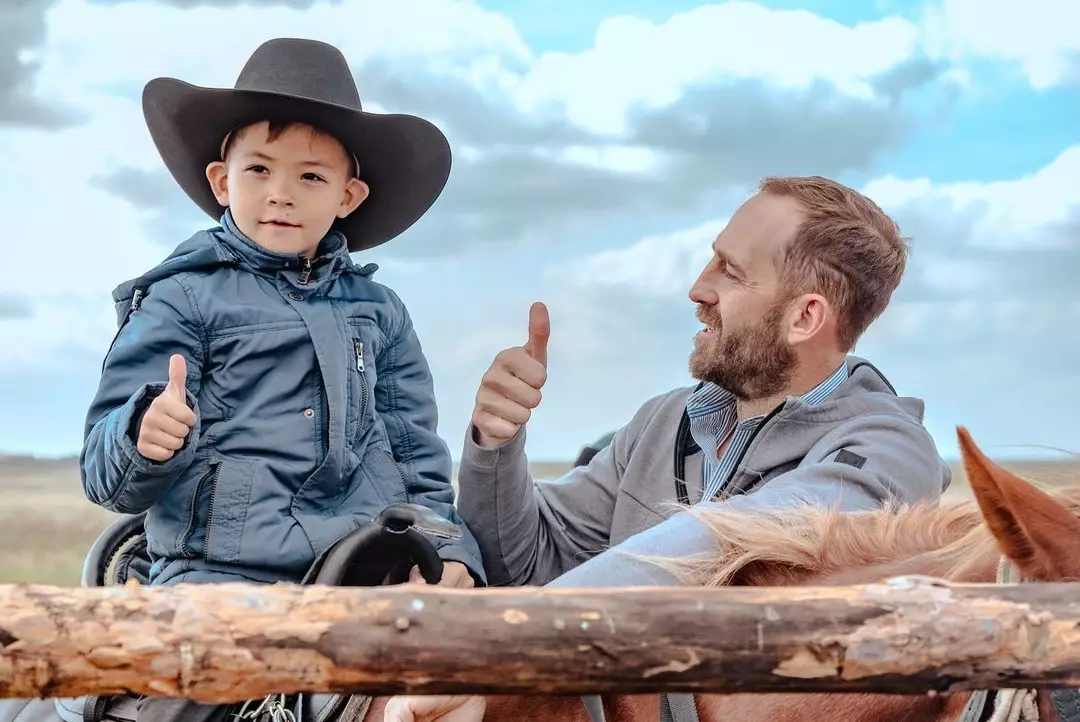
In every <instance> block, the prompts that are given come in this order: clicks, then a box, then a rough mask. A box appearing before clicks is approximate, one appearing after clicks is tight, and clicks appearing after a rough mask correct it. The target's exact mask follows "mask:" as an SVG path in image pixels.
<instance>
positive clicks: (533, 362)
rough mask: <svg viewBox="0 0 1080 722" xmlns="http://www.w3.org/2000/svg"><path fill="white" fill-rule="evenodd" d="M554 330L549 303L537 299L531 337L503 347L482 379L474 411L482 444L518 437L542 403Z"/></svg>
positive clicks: (504, 441)
mask: <svg viewBox="0 0 1080 722" xmlns="http://www.w3.org/2000/svg"><path fill="white" fill-rule="evenodd" d="M550 334H551V321H550V320H549V319H548V310H547V306H545V305H544V304H542V303H534V304H533V305H532V308H531V309H529V340H528V341H527V342H526V343H525V345H524V346H515V347H513V348H508V349H506V350H504V351H501V352H500V353H499V355H498V356H496V357H495V361H494V362H492V364H491V368H489V369H488V370H487V373H485V374H484V377H483V378H482V379H481V380H480V390H479V391H478V392H477V393H476V407H475V408H474V409H473V415H472V422H473V425H474V426H476V429H477V432H478V438H477V439H476V441H477V443H478V444H479V445H480V446H484V447H488V448H491V447H495V446H501V445H503V444H505V443H506V442H507V441H509V440H510V439H512V438H514V435H515V434H517V432H518V429H520V428H521V427H522V426H524V425H525V422H527V421H528V420H529V417H530V416H531V415H532V410H533V409H535V408H536V407H537V406H539V405H540V389H541V388H543V386H544V382H545V381H547V343H548V336H549V335H550Z"/></svg>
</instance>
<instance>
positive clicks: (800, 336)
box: [787, 293, 832, 346]
mask: <svg viewBox="0 0 1080 722" xmlns="http://www.w3.org/2000/svg"><path fill="white" fill-rule="evenodd" d="M831 310H832V309H831V307H830V306H829V301H828V300H827V299H826V298H825V297H824V296H822V295H821V294H818V293H804V294H802V295H801V296H796V297H795V298H794V299H793V300H792V301H791V305H790V306H789V307H788V314H789V315H788V317H787V318H788V319H789V320H788V326H787V342H788V344H790V345H792V346H794V345H796V344H799V343H805V342H806V341H809V340H810V339H812V338H814V337H815V336H817V335H818V334H819V333H821V330H822V329H823V328H825V326H826V325H827V324H828V323H829V322H830V319H831V316H832V314H831Z"/></svg>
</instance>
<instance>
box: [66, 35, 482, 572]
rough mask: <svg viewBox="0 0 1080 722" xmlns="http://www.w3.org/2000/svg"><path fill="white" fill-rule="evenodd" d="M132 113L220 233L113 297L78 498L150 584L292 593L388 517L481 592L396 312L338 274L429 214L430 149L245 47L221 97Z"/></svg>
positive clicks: (332, 53)
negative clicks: (118, 532)
mask: <svg viewBox="0 0 1080 722" xmlns="http://www.w3.org/2000/svg"><path fill="white" fill-rule="evenodd" d="M143 108H144V113H145V117H146V121H147V125H148V127H149V131H150V134H151V136H152V137H153V139H154V142H155V144H156V145H157V148H158V150H159V151H160V153H161V156H162V158H163V160H164V162H165V164H166V166H167V167H168V168H169V170H170V172H171V173H172V175H173V177H174V178H175V179H176V181H177V182H178V183H179V185H180V187H181V188H183V190H184V191H185V192H186V193H187V194H188V195H189V196H190V197H191V198H192V199H193V200H194V201H195V203H196V204H197V205H198V206H199V207H200V208H201V209H202V210H203V211H205V212H206V213H208V214H210V216H211V217H212V218H215V219H217V218H220V223H221V225H220V227H215V228H212V229H210V230H207V231H203V232H200V233H197V234H195V235H194V236H193V237H192V238H190V239H188V240H187V241H185V242H184V243H182V244H181V245H180V246H179V247H178V248H177V249H176V250H175V251H174V252H173V253H172V254H171V255H170V256H169V257H168V258H167V259H166V260H165V261H164V262H162V263H161V264H160V265H159V266H157V267H156V268H154V269H153V270H151V271H150V272H148V273H146V274H144V275H143V276H141V277H139V278H137V279H134V280H132V281H129V282H127V283H125V284H122V285H121V286H119V287H118V288H117V289H116V291H114V293H113V298H114V300H115V301H116V304H117V313H118V316H119V319H120V330H119V332H118V333H117V336H116V338H115V340H114V342H113V345H112V348H111V349H110V351H109V353H108V355H107V357H106V359H105V363H104V367H103V369H102V375H101V382H100V386H99V388H98V391H97V395H96V397H95V398H94V400H93V402H92V403H91V405H90V409H89V412H88V414H87V425H86V435H85V444H84V448H83V452H82V457H81V466H82V482H83V488H84V490H85V492H86V495H87V497H88V498H89V499H90V500H91V501H93V502H94V503H97V504H100V505H101V506H103V507H105V508H106V509H111V510H114V511H118V512H122V513H137V512H141V511H144V510H145V511H147V515H146V521H145V528H146V532H147V539H148V550H149V553H150V555H151V558H152V561H153V566H152V569H151V583H152V584H173V583H178V582H219V581H220V582H224V581H250V582H261V583H270V582H275V581H279V580H284V581H299V580H300V578H301V577H302V576H303V574H304V573H305V572H306V571H307V569H308V567H309V566H310V565H311V563H312V561H313V560H314V558H315V556H316V555H317V554H318V553H319V552H321V551H322V550H323V549H325V548H326V547H327V546H329V545H330V544H331V543H333V542H334V541H335V540H337V539H339V538H340V537H342V536H343V535H345V534H347V533H348V532H349V531H351V530H353V529H355V528H356V527H357V526H359V525H361V524H363V523H366V522H368V521H370V520H371V519H372V517H373V516H375V515H376V514H378V512H379V511H380V510H382V509H383V508H384V507H385V506H387V505H389V504H393V503H397V502H405V501H408V502H413V503H416V504H420V505H424V506H426V507H429V508H431V509H433V510H435V511H436V512H437V513H438V514H439V515H441V516H444V517H446V518H448V519H450V520H452V521H453V522H455V523H456V524H457V525H458V528H459V530H460V535H458V536H457V537H456V538H445V537H438V536H433V537H432V541H433V542H434V543H435V545H436V548H437V549H438V551H439V555H440V557H441V558H442V559H443V560H444V562H445V571H444V574H443V581H442V583H443V584H447V585H453V586H472V585H473V584H474V583H475V582H480V583H483V582H484V572H483V566H482V564H481V562H480V558H479V550H478V548H477V546H476V542H475V540H474V539H473V537H472V535H471V534H470V533H469V531H468V529H467V528H465V525H464V524H463V523H462V522H461V520H460V518H459V517H458V515H457V512H456V510H455V509H454V506H453V502H454V492H453V489H452V487H451V485H450V473H451V466H450V456H449V451H448V449H447V447H446V444H445V443H444V442H443V441H442V440H441V439H440V438H439V436H438V435H437V433H436V425H437V416H438V415H437V410H436V405H435V398H434V391H433V385H432V379H431V375H430V372H429V368H428V364H427V361H426V360H425V358H424V355H423V352H422V351H421V347H420V343H419V341H418V340H417V337H416V334H415V333H414V331H413V327H412V322H411V320H410V317H409V314H408V312H407V311H406V309H405V306H404V305H403V304H402V302H401V301H400V299H399V298H398V296H397V295H396V294H395V293H394V292H393V291H391V290H390V289H388V288H386V287H385V286H382V285H381V284H378V283H376V282H374V281H373V280H372V278H371V276H372V274H373V273H374V271H375V267H374V265H368V266H364V267H358V266H356V265H354V264H353V262H352V260H351V258H350V256H349V253H350V252H353V251H360V250H364V249H369V248H373V247H375V246H377V245H379V244H381V243H385V242H386V241H388V240H390V239H391V238H393V237H394V236H396V235H398V234H399V233H401V232H402V231H404V230H405V229H406V228H408V227H409V226H410V225H412V224H413V223H414V222H415V221H416V220H417V219H418V218H419V217H420V216H421V215H423V214H424V212H426V211H427V209H428V208H429V207H430V206H431V204H432V203H433V202H434V201H435V199H436V198H437V197H438V195H439V194H440V193H441V191H442V189H443V186H444V184H445V182H446V179H447V177H448V175H449V169H450V151H449V148H448V145H447V143H446V140H445V138H444V137H443V135H442V133H441V132H440V131H439V130H438V129H437V128H435V127H434V126H433V125H431V124H430V123H428V122H426V121H424V120H421V119H419V118H415V117H412V116H405V115H376V114H372V113H367V112H364V111H363V110H361V107H360V100H359V96H358V93H357V89H356V86H355V84H354V81H353V79H352V74H351V73H350V71H349V67H348V65H347V63H346V61H345V58H344V57H343V56H342V55H341V53H340V52H339V51H338V50H337V49H335V48H333V47H331V46H329V45H326V44H324V43H319V42H314V41H307V40H296V39H279V40H273V41H270V42H267V43H265V44H264V45H262V46H260V47H259V48H258V49H257V50H256V51H255V53H254V54H253V55H252V56H251V58H250V59H249V60H248V63H247V65H246V66H245V67H244V69H243V71H242V72H241V73H240V76H239V78H238V80H237V82H236V86H235V88H234V89H211V88H199V87H195V86H192V85H189V84H187V83H184V82H182V81H179V80H174V79H170V78H158V79H156V80H153V81H151V82H150V83H149V84H148V85H147V87H146V89H145V92H144V95H143ZM223 208H224V209H226V210H224V214H223V215H222V210H223ZM414 571H415V570H414ZM414 578H418V577H416V576H415V575H414Z"/></svg>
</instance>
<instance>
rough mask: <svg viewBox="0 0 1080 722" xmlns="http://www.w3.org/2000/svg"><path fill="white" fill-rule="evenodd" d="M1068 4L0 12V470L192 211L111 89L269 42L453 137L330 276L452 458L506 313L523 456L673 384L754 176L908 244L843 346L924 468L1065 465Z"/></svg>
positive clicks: (563, 443)
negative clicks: (874, 382)
mask: <svg viewBox="0 0 1080 722" xmlns="http://www.w3.org/2000/svg"><path fill="white" fill-rule="evenodd" d="M1078 8H1080V5H1077V4H1076V3H1072V2H1070V1H1069V0H1037V1H1035V2H1031V3H1029V4H1027V5H1026V6H1024V8H1023V9H1022V10H1021V9H1020V6H1019V5H1018V4H1016V3H1010V2H1005V0H980V1H979V2H978V3H976V2H975V0H936V1H934V2H895V1H892V0H880V1H878V2H862V3H853V2H840V0H820V1H818V2H799V1H798V0H771V1H769V2H758V3H746V2H740V3H733V2H732V3H716V4H704V3H695V2H685V1H682V0H680V2H678V3H661V2H648V1H646V0H626V1H623V2H618V3H616V2H613V1H612V0H590V1H589V2H581V1H580V0H523V1H521V2H495V1H493V0H484V1H483V2H480V3H475V2H466V1H464V0H401V1H400V2H398V3H370V2H364V1H361V0H340V2H338V1H335V2H319V1H315V0H280V2H273V1H270V0H268V1H266V2H261V3H260V2H252V3H249V4H247V5H244V4H240V3H238V2H235V1H234V0H204V1H202V2H199V1H190V0H184V1H183V2H181V1H180V0H126V1H125V2H113V1H112V0H49V1H43V2H38V3H27V4H25V5H24V6H23V7H21V8H20V9H18V10H15V11H10V12H8V13H6V14H5V15H4V17H3V18H2V19H0V79H5V80H0V157H3V158H5V173H4V174H3V175H2V176H0V191H2V192H0V211H3V212H4V213H3V216H4V217H5V219H9V227H8V229H7V231H8V234H9V235H8V238H9V242H8V246H7V253H8V259H7V260H8V268H9V269H13V270H9V271H8V273H6V274H5V283H4V286H3V287H2V290H0V331H3V332H4V338H5V340H6V343H4V344H0V398H3V399H4V408H5V410H6V411H7V413H6V414H3V415H2V416H0V452H14V453H24V452H25V453H38V454H45V455H57V454H69V453H76V452H77V451H78V448H79V444H80V441H81V431H82V420H83V413H84V410H85V407H86V405H87V403H88V402H89V400H90V398H91V396H92V395H93V392H94V388H95V384H96V381H97V377H96V374H97V372H98V370H99V368H100V363H101V358H102V354H103V353H104V351H105V349H106V348H107V346H108V343H109V341H110V339H111V337H112V334H113V331H114V328H115V326H114V315H113V311H112V308H111V304H110V301H109V293H110V291H111V289H112V288H113V287H114V286H116V285H117V284H118V283H120V282H121V281H123V280H125V279H127V278H130V277H132V276H134V275H137V274H138V273H140V272H142V271H143V270H145V269H146V268H148V267H150V266H151V265H153V264H154V263H156V262H157V261H158V260H159V259H160V258H162V257H163V256H164V255H166V254H167V253H168V251H169V249H170V248H171V247H173V246H175V245H176V244H178V243H179V242H181V241H182V240H183V239H184V238H185V237H186V235H187V234H189V233H190V232H192V231H193V230H195V229H197V228H200V227H203V226H206V225H207V224H208V223H209V222H210V220H209V219H208V218H206V217H202V216H200V215H199V213H198V212H196V211H194V210H193V209H192V207H191V204H190V202H188V201H187V200H186V198H185V197H184V196H183V195H182V194H181V193H180V192H179V191H178V190H177V189H176V188H175V186H174V185H173V184H172V182H171V180H170V178H169V177H168V175H167V174H166V173H165V171H164V170H163V168H162V166H161V163H160V160H159V159H158V157H157V155H156V153H155V151H154V148H153V146H152V144H151V143H150V140H149V137H148V135H147V134H146V131H145V127H144V125H143V122H142V116H141V112H140V108H139V94H140V92H141V88H142V85H143V84H144V83H145V82H146V81H147V80H149V79H150V78H152V77H155V76H157V75H171V76H175V77H181V78H183V79H185V80H189V81H190V82H195V83H201V84H207V85H218V86H228V85H230V84H231V83H232V81H233V79H234V78H235V75H236V73H237V71H238V70H239V68H240V66H241V65H242V64H243V62H244V60H245V59H246V57H247V55H248V54H249V53H250V52H251V50H252V49H254V47H255V46H256V45H257V44H258V43H260V42H262V41H263V40H265V39H267V38H270V37H274V36H280V35H300V36H304V37H315V38H319V39H322V40H326V41H329V42H332V43H334V44H336V45H338V46H339V47H341V48H342V50H343V51H344V52H345V53H346V55H347V56H348V57H349V59H350V61H351V63H352V65H353V68H354V71H355V73H356V76H357V79H358V83H359V86H360V92H361V95H362V97H363V99H364V102H365V105H366V106H367V107H369V108H370V109H374V110H381V111H394V112H412V113H418V114H422V115H425V116H426V117H429V118H430V119H432V120H433V121H434V122H436V123H438V124H439V125H440V126H441V127H442V128H443V129H444V131H445V132H446V133H447V135H448V136H449V138H450V140H451V143H452V145H453V147H454V152H455V167H454V171H453V174H452V176H451V180H450V184H449V186H448V189H447V191H446V193H445V194H444V196H443V197H442V198H441V199H440V201H439V202H438V203H437V204H436V206H435V208H434V209H433V210H432V212H431V213H430V214H429V215H428V216H426V217H425V218H424V219H423V220H422V221H421V222H420V223H419V224H417V225H416V226H415V227H414V228H412V229H410V230H409V231H408V232H407V233H406V234H404V235H403V236H401V237H400V238H399V239H397V240H395V241H394V242H393V243H391V244H388V245H386V246H383V247H381V248H379V249H376V250H375V251H374V252H372V253H370V254H364V255H362V256H358V258H357V260H359V261H376V262H378V263H379V264H380V265H381V266H382V270H380V272H379V274H378V276H377V278H379V280H382V281H383V282H385V283H387V284H389V285H391V286H393V287H394V288H395V289H397V290H398V291H399V293H400V294H401V295H402V297H403V298H404V299H405V300H406V301H407V303H408V304H409V306H410V309H411V311H412V314H413V316H414V319H415V321H416V325H417V328H418V331H419V333H420V335H421V340H422V342H423V343H424V346H425V349H426V350H427V352H428V355H429V358H430V359H431V363H432V367H433V370H434V373H435V378H436V385H437V393H438V395H439V401H440V407H441V409H442V411H441V424H440V431H441V433H442V434H443V436H444V438H446V439H447V441H448V443H449V444H450V447H451V450H452V451H453V453H454V455H455V456H457V455H458V453H459V449H460V446H461V438H462V434H463V433H464V428H465V425H466V423H467V421H468V418H469V414H470V412H471V406H472V399H473V396H474V394H475V392H476V385H477V383H478V381H479V379H480V376H481V375H482V374H483V372H484V370H485V368H486V367H487V365H488V364H489V363H490V362H491V359H492V358H493V357H494V355H495V354H496V353H497V352H498V351H499V350H500V349H501V348H503V347H505V346H507V345H510V344H518V343H522V342H523V341H524V340H525V334H526V321H527V318H528V308H529V304H530V303H531V302H532V301H533V300H536V299H540V300H545V301H547V302H548V304H549V306H550V309H551V314H552V339H551V345H550V350H549V357H550V361H549V363H550V369H549V379H550V380H549V383H548V385H547V387H546V388H545V391H544V402H543V405H542V406H541V408H540V409H539V410H538V411H537V412H536V414H535V415H534V418H533V421H532V422H531V423H530V427H529V431H530V433H529V441H528V449H529V453H530V455H531V456H532V457H533V458H567V457H569V456H572V455H573V454H575V453H576V451H577V449H578V447H579V446H580V445H581V444H582V443H584V442H586V441H589V440H591V439H593V438H596V437H597V436H599V435H600V434H602V433H604V432H605V431H607V430H609V429H611V428H614V427H615V426H618V425H620V424H622V423H625V422H626V421H627V420H628V419H629V417H630V415H631V414H632V413H633V412H634V411H635V410H636V409H637V407H638V406H639V405H640V404H641V403H642V402H643V401H645V400H646V399H647V398H649V397H650V396H652V395H654V394H657V393H661V392H663V391H665V390H668V389H670V388H672V387H673V386H676V385H682V384H685V383H688V382H689V379H688V377H687V373H686V357H687V354H688V352H689V350H690V341H691V337H692V335H693V333H694V331H695V330H696V323H695V321H694V319H693V314H692V310H693V309H692V307H691V304H690V303H689V301H688V300H687V298H686V292H687V289H688V287H689V283H690V282H691V280H692V279H693V278H694V276H695V275H696V273H697V271H698V270H699V264H700V263H701V262H702V260H703V259H704V257H705V256H706V255H707V253H708V246H709V243H710V242H711V240H712V236H713V235H714V234H715V233H716V231H718V230H719V228H721V227H722V225H723V222H724V220H725V219H726V218H727V216H728V215H729V214H730V213H731V212H732V211H733V209H734V208H735V207H736V206H737V205H738V203H739V202H741V201H742V200H743V199H744V198H745V197H746V196H747V195H748V194H749V193H750V192H752V189H753V187H754V186H755V184H756V183H757V182H758V181H759V180H760V178H761V177H762V176H764V175H768V174H778V173H821V174H823V175H828V176H831V177H834V178H837V179H838V180H841V181H843V182H845V183H848V184H850V185H852V186H853V187H856V188H859V189H860V190H863V191H864V192H866V193H868V194H869V195H870V196H871V197H872V198H874V200H876V201H878V202H879V203H880V204H881V205H882V206H884V207H885V208H886V210H887V211H888V212H890V213H891V214H893V215H894V217H895V218H896V219H897V220H898V222H899V223H900V225H901V229H902V231H903V232H905V234H907V235H909V236H910V237H911V241H912V252H913V253H912V259H911V262H910V264H909V267H908V273H907V276H906V278H905V281H904V283H903V285H902V286H901V288H900V290H899V291H898V292H897V294H896V296H895V297H894V302H893V305H892V307H891V308H890V310H889V311H888V312H887V313H886V315H885V316H884V317H883V318H882V319H881V320H880V321H879V322H878V323H877V324H875V326H874V327H873V328H872V329H871V331H870V333H869V334H868V335H867V336H866V338H865V339H864V340H863V341H862V342H861V343H860V344H859V347H858V348H857V349H856V353H857V354H859V355H862V356H865V357H867V358H869V359H870V360H872V361H873V362H874V363H875V365H877V366H878V367H879V368H880V369H881V370H882V371H883V372H884V373H885V374H886V375H887V376H888V377H889V378H890V379H891V380H892V381H893V383H894V384H895V385H896V386H897V387H898V389H899V390H900V391H901V393H904V394H907V395H913V396H918V397H921V398H923V399H924V400H925V402H926V423H927V424H928V426H929V427H930V429H931V431H932V432H933V433H934V435H935V438H937V440H938V443H939V445H940V447H941V450H942V452H943V453H944V454H945V455H946V456H952V455H953V454H955V442H954V438H953V429H954V427H955V425H957V424H964V425H967V426H968V427H969V428H970V429H971V430H972V431H973V433H974V434H975V436H976V438H977V439H978V440H979V441H980V443H982V444H984V445H985V446H986V448H987V449H989V450H990V451H991V452H992V453H995V454H997V455H999V456H1016V455H1033V454H1037V453H1044V452H1040V451H1039V449H1038V448H1037V447H1040V446H1049V447H1057V448H1066V449H1071V450H1074V451H1080V433H1078V431H1080V424H1078V423H1077V422H1076V421H1075V416H1074V412H1073V407H1074V406H1075V405H1076V402H1077V401H1078V400H1080V371H1078V370H1077V368H1078V367H1077V364H1076V362H1075V360H1076V358H1078V357H1080V334H1078V333H1077V332H1076V331H1075V327H1076V324H1075V320H1074V319H1075V318H1076V317H1077V316H1078V312H1080V294H1078V293H1077V292H1075V291H1074V290H1073V287H1074V280H1073V277H1074V275H1075V273H1076V271H1077V270H1080V194H1078V193H1077V192H1076V190H1075V189H1076V188H1080V35H1077V34H1076V33H1075V30H1074V29H1075V28H1076V27H1080V9H1078ZM418 19H420V20H419V21H418ZM136 28H137V31H136V30H135V29H136ZM1070 28H1072V29H1073V30H1070ZM194 48H198V51H197V52H195V51H193V49H194ZM8 78H10V81H8V80H6V79H8ZM10 239H17V242H15V243H12V241H11V240H10Z"/></svg>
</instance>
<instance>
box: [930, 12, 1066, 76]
mask: <svg viewBox="0 0 1080 722" xmlns="http://www.w3.org/2000/svg"><path fill="white" fill-rule="evenodd" d="M924 22H925V28H926V32H927V37H928V41H929V44H930V47H931V48H932V49H933V50H934V51H936V52H939V53H941V54H942V55H944V56H946V57H949V58H952V59H954V60H958V59H965V58H972V57H989V58H999V59H1003V60H1007V61H1012V62H1015V63H1018V64H1019V65H1020V68H1021V69H1022V70H1023V72H1024V74H1025V75H1026V77H1027V79H1028V82H1029V83H1031V85H1032V87H1034V88H1036V89H1039V90H1042V89H1045V88H1048V87H1051V86H1054V85H1059V84H1062V83H1068V82H1074V81H1075V79H1076V77H1077V73H1078V69H1080V63H1078V59H1077V56H1078V53H1080V31H1078V28H1080V3H1077V2H1074V1H1073V0H1028V1H1027V2H1023V3H1020V2H1014V1H1013V0H943V1H942V2H941V4H940V5H928V6H927V15H926V18H925V21H924Z"/></svg>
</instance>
